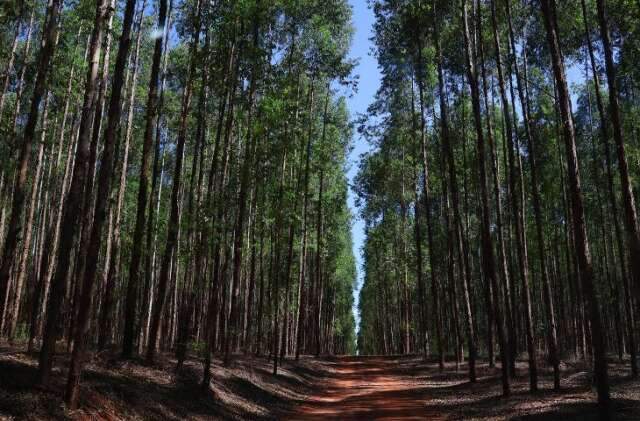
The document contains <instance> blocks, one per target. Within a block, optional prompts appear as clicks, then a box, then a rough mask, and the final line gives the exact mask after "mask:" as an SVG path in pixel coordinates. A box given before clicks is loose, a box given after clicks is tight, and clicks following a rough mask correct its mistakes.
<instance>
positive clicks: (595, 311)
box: [540, 0, 611, 418]
mask: <svg viewBox="0 0 640 421" xmlns="http://www.w3.org/2000/svg"><path fill="white" fill-rule="evenodd" d="M540 5H541V9H542V14H543V18H544V25H545V28H546V32H547V41H548V43H549V48H550V50H551V58H552V60H551V62H552V67H553V73H554V77H555V80H556V85H557V90H558V99H559V104H558V105H559V107H560V113H561V115H562V126H563V135H564V140H565V154H566V158H567V164H568V176H569V177H568V179H569V190H570V192H571V194H570V197H571V208H572V213H571V216H572V223H573V228H574V230H573V235H574V241H575V246H576V254H577V260H578V268H579V270H580V278H581V281H582V287H583V292H584V295H585V297H584V298H585V299H586V304H587V305H588V308H589V316H590V321H591V330H592V332H593V335H592V340H593V352H594V355H593V357H594V373H595V379H596V387H597V390H598V403H599V405H600V409H601V415H602V417H603V418H608V416H609V409H610V408H609V407H610V404H611V399H610V395H609V376H608V373H607V350H606V345H605V342H604V337H603V333H604V332H603V330H602V319H601V314H600V304H599V302H598V296H597V293H596V288H595V285H594V275H593V266H592V263H591V253H590V251H589V240H588V237H587V228H586V221H585V215H584V203H583V197H582V187H581V183H580V172H579V169H578V156H577V150H576V139H575V129H574V126H573V116H572V113H571V102H570V98H569V88H568V86H567V79H566V76H565V69H564V61H563V57H562V52H561V50H560V40H559V38H558V29H557V20H556V14H555V1H554V0H540Z"/></svg>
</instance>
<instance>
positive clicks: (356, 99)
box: [347, 0, 380, 326]
mask: <svg viewBox="0 0 640 421" xmlns="http://www.w3.org/2000/svg"><path fill="white" fill-rule="evenodd" d="M349 3H350V4H351V6H352V7H353V26H354V27H355V34H354V38H353V44H352V47H351V53H350V56H351V58H357V59H359V61H360V63H359V65H358V67H357V68H356V69H355V73H356V74H358V75H360V80H359V83H358V92H357V93H356V94H355V95H353V96H352V97H351V98H348V103H349V110H350V113H351V117H352V118H355V117H356V116H357V115H358V113H364V112H365V111H366V110H367V107H368V106H369V104H370V103H371V102H372V101H373V97H374V95H375V93H376V91H377V89H378V86H379V85H380V72H379V71H378V63H377V61H376V59H375V58H374V57H372V56H371V55H370V51H371V47H372V46H373V44H372V43H371V41H370V40H369V38H370V37H371V35H372V32H371V31H372V28H373V23H374V16H373V11H372V10H370V9H369V8H368V6H367V1H366V0H349ZM353 143H354V148H353V151H352V152H351V156H350V157H349V162H350V169H349V173H348V174H347V175H348V178H349V182H350V183H351V182H352V181H353V179H354V177H355V176H356V173H357V172H358V160H359V157H360V155H361V154H362V153H363V152H366V151H367V150H368V149H369V144H368V143H367V142H366V141H365V140H364V139H361V138H360V136H359V135H358V133H357V132H355V134H354V139H353ZM354 198H355V195H354V193H353V191H351V190H349V198H348V203H349V207H350V208H351V212H352V213H353V215H354V217H355V219H354V223H353V227H352V228H351V233H352V236H353V253H354V255H355V256H356V262H357V264H358V284H357V288H356V289H355V290H354V291H353V295H354V298H355V304H354V313H355V315H356V326H359V322H360V320H359V317H358V312H357V305H358V296H359V292H360V287H361V286H362V275H363V271H362V256H361V254H360V251H361V249H362V245H363V243H364V239H365V236H364V224H363V223H362V221H361V220H360V219H359V218H357V214H358V210H357V209H356V207H355V204H354Z"/></svg>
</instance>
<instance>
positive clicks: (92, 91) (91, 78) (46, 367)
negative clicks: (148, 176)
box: [38, 0, 107, 384]
mask: <svg viewBox="0 0 640 421" xmlns="http://www.w3.org/2000/svg"><path fill="white" fill-rule="evenodd" d="M106 6H107V2H106V0H100V1H98V2H97V3H96V16H95V20H94V27H93V31H92V34H91V41H90V43H89V54H88V57H89V68H88V70H87V78H86V82H85V92H84V100H83V105H82V114H81V118H80V128H79V131H78V145H77V149H76V154H75V162H74V171H73V177H72V179H71V186H70V188H69V194H68V198H67V199H66V201H65V207H64V210H63V215H64V216H63V220H62V231H61V237H60V245H59V248H58V255H57V259H56V261H57V268H56V272H55V275H54V278H53V280H52V283H51V291H50V293H49V299H48V302H47V317H46V327H45V331H44V336H43V339H42V349H41V350H40V359H39V363H40V365H39V372H38V380H39V382H40V383H42V384H46V383H48V380H49V377H50V375H51V369H52V366H53V356H54V354H55V344H56V338H57V335H58V323H59V321H60V315H61V314H60V313H61V305H62V301H63V298H64V296H65V290H66V283H67V277H68V275H69V269H70V266H71V265H70V263H71V253H72V248H73V243H74V242H75V237H76V233H77V231H78V228H79V227H78V222H79V221H78V215H80V214H81V210H82V203H83V188H84V186H85V185H86V181H87V177H88V170H89V163H88V159H89V147H90V135H91V122H92V119H93V113H94V110H95V105H96V94H97V92H96V89H97V84H98V67H99V63H100V54H101V44H102V36H103V34H104V27H103V26H104V19H105V17H106V14H107V8H106Z"/></svg>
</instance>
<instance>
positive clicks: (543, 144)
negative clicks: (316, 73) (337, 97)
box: [356, 0, 640, 412]
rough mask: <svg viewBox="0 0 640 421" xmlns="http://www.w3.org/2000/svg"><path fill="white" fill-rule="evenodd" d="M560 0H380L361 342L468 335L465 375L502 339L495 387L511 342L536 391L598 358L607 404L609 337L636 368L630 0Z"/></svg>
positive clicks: (453, 350)
mask: <svg viewBox="0 0 640 421" xmlns="http://www.w3.org/2000/svg"><path fill="white" fill-rule="evenodd" d="M561 4H562V6H561V5H560V3H556V2H555V1H554V0H534V1H519V0H461V1H454V2H447V1H438V0H403V1H388V0H376V1H374V2H373V9H374V12H375V14H376V24H375V36H374V41H375V44H376V47H377V48H376V53H377V57H378V60H379V62H380V65H381V69H382V74H383V81H382V86H381V88H380V89H379V91H378V93H377V97H376V100H375V102H374V103H373V104H372V105H371V106H370V108H369V115H368V116H367V117H366V118H364V119H363V121H362V125H361V131H362V133H363V134H364V135H365V136H367V137H368V138H369V141H370V142H371V143H372V145H373V146H374V149H373V151H372V152H371V153H368V154H366V155H364V156H363V159H362V163H361V166H360V171H359V175H358V177H357V181H356V189H357V192H358V196H359V201H360V204H359V205H360V209H361V214H362V217H363V218H364V221H365V224H366V231H367V240H366V243H365V245H364V258H365V263H364V286H363V288H362V290H361V294H360V313H361V318H362V325H361V330H360V332H359V337H358V347H359V350H360V352H362V353H367V354H379V353H383V354H389V353H414V352H419V353H424V354H425V355H428V354H432V355H435V356H437V358H438V359H439V362H440V367H441V368H442V367H443V365H444V362H445V358H447V356H448V355H450V354H455V358H454V361H455V362H456V364H459V363H460V362H461V361H462V360H463V358H464V356H465V353H466V358H467V359H468V368H469V379H470V380H471V381H472V382H473V381H475V379H476V368H475V365H476V361H477V359H478V357H479V355H481V354H482V355H483V356H486V357H487V358H488V360H489V364H490V365H491V366H493V365H494V360H495V359H496V356H499V357H500V362H501V367H502V385H503V392H504V395H508V394H509V392H510V379H511V377H512V376H513V374H514V369H515V362H516V358H517V357H518V355H519V354H520V353H521V352H526V355H527V361H528V373H529V380H530V388H531V390H532V391H533V390H536V389H537V388H538V383H539V379H538V371H539V369H540V365H541V364H545V365H546V364H548V365H549V366H551V367H552V368H553V372H554V387H555V388H559V387H560V361H561V360H562V359H567V358H571V357H578V358H582V359H585V360H590V359H591V358H592V359H593V366H594V373H595V382H596V385H597V389H598V399H599V402H600V403H601V407H602V408H603V410H604V411H605V412H606V410H607V408H608V405H609V401H610V397H609V384H608V375H607V357H608V355H609V353H613V354H615V355H616V356H617V357H618V358H619V359H620V360H621V361H622V360H623V358H625V359H626V358H628V359H627V360H626V361H628V362H626V363H625V364H628V367H629V372H630V374H631V376H633V377H634V378H635V377H637V376H638V360H637V342H638V339H639V338H638V332H639V331H638V329H637V323H638V314H640V313H639V310H640V309H639V308H638V304H639V299H640V267H639V266H638V263H639V262H640V248H639V244H640V237H639V233H638V223H637V215H636V209H635V199H634V196H635V193H636V192H635V190H636V189H637V187H638V184H637V183H634V178H635V177H637V175H638V166H637V162H638V161H637V156H638V153H639V152H640V143H638V142H639V140H640V138H639V137H638V136H639V133H640V121H639V120H638V109H639V107H640V102H639V101H638V96H637V92H638V91H637V89H638V85H639V83H640V68H638V66H637V65H636V63H634V61H635V59H634V57H637V54H638V53H639V50H638V45H639V44H638V41H639V38H638V34H637V33H635V32H634V31H633V30H632V28H635V27H637V25H638V22H639V19H640V5H638V4H637V3H634V2H629V1H616V0H608V1H605V0H575V1H565V2H562V3H561ZM636 32H637V31H636ZM570 84H571V85H572V86H573V88H574V89H572V90H571V91H570V90H569V85H570ZM634 164H636V165H634ZM390 268H391V269H390ZM465 351H466V352H465ZM543 356H544V357H545V358H544V359H543V358H542V357H543Z"/></svg>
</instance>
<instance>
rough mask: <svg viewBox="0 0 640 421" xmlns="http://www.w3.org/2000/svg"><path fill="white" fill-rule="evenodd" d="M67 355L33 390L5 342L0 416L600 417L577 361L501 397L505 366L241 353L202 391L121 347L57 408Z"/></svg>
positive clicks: (620, 386) (627, 396)
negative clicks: (555, 382)
mask: <svg viewBox="0 0 640 421" xmlns="http://www.w3.org/2000/svg"><path fill="white" fill-rule="evenodd" d="M67 364H68V356H67V355H66V354H61V355H59V356H58V358H57V364H56V367H57V369H56V370H55V372H54V376H53V378H54V381H53V382H52V384H51V385H50V386H49V387H48V388H47V389H39V388H36V387H35V386H34V379H35V375H36V368H37V354H28V353H26V352H25V351H24V347H16V346H11V347H9V346H8V345H6V344H5V345H0V419H2V420H4V419H16V420H18V419H19V420H22V419H32V420H41V419H78V420H85V419H91V420H94V419H98V420H118V419H162V420H181V419H201V420H205V419H206V420H209V419H221V420H251V421H253V420H256V421H260V420H273V419H282V420H326V419H331V418H333V419H336V420H374V419H386V420H425V419H429V420H439V419H442V420H458V419H465V420H467V419H469V420H472V419H477V420H480V419H481V420H487V419H495V420H536V421H537V420H563V421H568V420H589V419H594V420H595V419H597V411H596V407H595V405H594V404H593V399H594V395H595V394H594V392H593V390H592V388H591V386H590V374H589V373H588V371H587V370H586V369H585V367H584V366H583V365H582V364H581V363H575V364H574V363H571V364H564V365H563V373H562V391H560V392H554V391H552V390H550V389H551V385H552V383H551V377H550V373H548V372H543V373H541V377H542V378H541V383H540V386H541V389H542V390H541V391H540V392H538V393H535V394H532V393H529V392H528V377H527V375H526V363H524V362H522V363H519V364H518V375H517V377H516V378H515V379H514V381H513V394H512V396H511V397H510V398H506V399H505V398H501V397H500V391H501V386H500V378H499V374H500V372H499V369H496V368H489V367H488V365H487V364H486V363H482V364H479V367H478V375H479V376H478V382H477V383H475V384H470V383H469V382H468V381H467V378H466V372H465V369H466V365H464V364H463V365H461V366H460V368H459V370H458V371H456V369H455V366H454V364H451V363H450V364H447V366H446V370H445V371H444V372H442V373H440V372H439V370H438V367H437V364H436V363H435V362H433V361H429V362H424V361H422V360H421V359H420V358H418V357H335V358H329V357H327V358H321V359H315V358H310V357H303V358H301V359H300V361H298V362H294V361H285V363H284V365H283V367H282V368H281V369H280V371H279V375H278V376H277V377H274V376H272V375H271V370H272V368H271V361H269V360H268V359H267V358H259V357H248V356H237V357H236V358H234V360H233V362H232V364H231V365H230V367H228V368H225V367H223V366H222V364H221V362H220V361H219V360H214V364H213V367H212V375H213V381H212V383H211V385H210V388H209V389H208V390H206V391H202V389H201V388H200V386H199V381H200V379H201V374H202V373H201V371H202V368H201V367H202V366H201V362H200V361H199V360H196V359H191V360H189V361H188V362H187V363H186V364H185V367H184V368H183V369H182V370H181V371H180V372H179V373H176V372H175V370H174V367H175V360H174V359H173V356H172V355H170V354H163V355H161V356H160V357H159V358H158V362H157V363H156V364H155V365H153V366H147V365H145V364H144V363H143V362H142V361H140V360H129V361H123V360H120V359H118V358H117V353H115V351H107V352H104V353H101V354H95V355H94V356H93V357H92V359H91V361H90V362H89V364H88V365H87V370H86V372H85V375H84V376H83V386H82V398H81V399H82V401H81V409H79V410H77V411H68V410H66V409H65V408H64V405H63V404H62V403H61V402H62V401H61V398H60V397H61V395H62V391H63V390H64V381H65V379H66V376H65V375H64V374H65V372H66V366H67ZM610 371H611V379H612V395H613V398H614V400H615V405H614V410H615V416H614V419H616V420H640V382H638V381H631V380H629V379H628V376H627V370H626V367H624V366H620V365H618V364H615V363H612V365H611V369H610Z"/></svg>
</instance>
